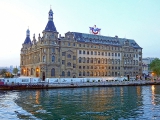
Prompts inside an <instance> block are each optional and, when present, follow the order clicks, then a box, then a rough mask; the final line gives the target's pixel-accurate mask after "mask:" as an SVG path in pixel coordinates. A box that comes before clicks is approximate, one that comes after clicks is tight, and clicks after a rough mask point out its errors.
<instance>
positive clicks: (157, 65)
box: [150, 58, 160, 77]
mask: <svg viewBox="0 0 160 120" xmlns="http://www.w3.org/2000/svg"><path fill="white" fill-rule="evenodd" d="M150 69H151V70H152V71H153V73H154V74H155V75H157V77H159V76H160V59H159V58H156V59H154V60H153V61H152V62H151V64H150Z"/></svg>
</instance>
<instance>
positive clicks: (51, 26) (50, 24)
mask: <svg viewBox="0 0 160 120" xmlns="http://www.w3.org/2000/svg"><path fill="white" fill-rule="evenodd" d="M44 31H51V32H57V30H56V27H55V25H54V22H53V11H52V9H50V10H49V13H48V23H47V25H46V28H45V30H44Z"/></svg>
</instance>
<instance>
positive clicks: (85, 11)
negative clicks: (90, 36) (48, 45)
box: [0, 0, 160, 67]
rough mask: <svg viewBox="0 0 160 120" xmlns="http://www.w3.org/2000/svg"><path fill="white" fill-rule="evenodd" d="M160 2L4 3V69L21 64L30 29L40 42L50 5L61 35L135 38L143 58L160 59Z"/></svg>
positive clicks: (0, 38) (0, 11)
mask: <svg viewBox="0 0 160 120" xmlns="http://www.w3.org/2000/svg"><path fill="white" fill-rule="evenodd" d="M159 5H160V0H0V67H7V66H8V67H9V66H10V65H13V66H19V65H20V50H21V48H22V44H23V42H24V40H25V38H26V30H27V29H28V28H29V30H30V34H31V35H30V38H31V40H32V39H33V34H35V35H36V39H38V34H39V33H40V34H41V35H42V31H43V30H44V29H45V27H46V25H47V22H48V12H49V10H50V6H51V8H52V10H53V13H54V15H53V21H54V24H55V26H56V29H57V31H58V32H59V34H61V36H64V34H65V33H66V32H68V31H70V32H81V33H89V27H93V26H94V25H96V26H97V27H98V28H101V35H103V36H111V37H114V36H115V35H117V36H118V37H119V38H128V39H134V40H135V41H136V42H137V43H138V44H139V45H140V46H141V47H142V48H143V50H142V52H143V56H142V57H143V58H145V57H158V58H160V7H159Z"/></svg>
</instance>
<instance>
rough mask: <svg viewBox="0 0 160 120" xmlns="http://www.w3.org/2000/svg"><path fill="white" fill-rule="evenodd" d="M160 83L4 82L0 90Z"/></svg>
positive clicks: (142, 81) (152, 82) (154, 83)
mask: <svg viewBox="0 0 160 120" xmlns="http://www.w3.org/2000/svg"><path fill="white" fill-rule="evenodd" d="M144 85H160V81H147V80H136V81H105V82H75V83H72V82H71V83H50V84H48V83H46V82H44V83H37V84H8V85H7V84H4V85H0V90H27V89H56V88H81V87H112V86H144Z"/></svg>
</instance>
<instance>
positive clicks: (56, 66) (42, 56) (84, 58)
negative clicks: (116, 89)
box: [20, 9, 142, 80]
mask: <svg viewBox="0 0 160 120" xmlns="http://www.w3.org/2000/svg"><path fill="white" fill-rule="evenodd" d="M42 34H43V35H42V36H41V35H40V34H39V36H38V39H37V40H36V38H35V35H34V36H33V40H32V41H31V39H30V31H29V29H28V30H27V32H26V39H25V41H24V43H23V44H22V48H21V54H20V59H21V60H20V62H21V63H20V67H21V75H23V76H33V77H40V78H42V79H43V80H44V79H45V78H51V77H57V78H58V77H66V78H67V77H73V78H74V77H75V78H77V77H109V76H115V77H117V76H127V77H135V76H141V75H142V48H141V47H140V46H139V45H138V44H137V43H136V42H135V41H134V40H132V39H126V38H118V36H115V37H109V36H102V35H93V34H86V33H78V32H67V33H65V36H64V37H62V36H61V35H60V34H59V33H58V32H57V30H56V27H55V25H54V22H53V12H52V9H50V11H49V15H48V23H47V25H46V27H45V29H44V30H43V32H42Z"/></svg>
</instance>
